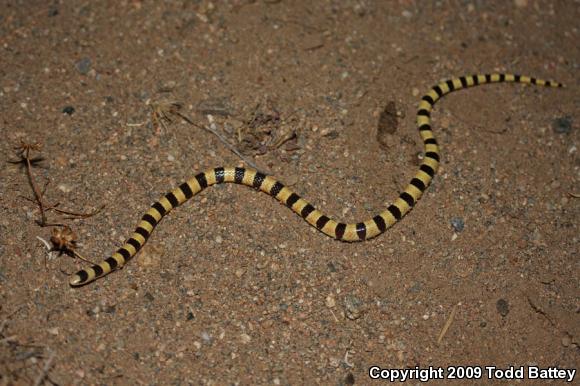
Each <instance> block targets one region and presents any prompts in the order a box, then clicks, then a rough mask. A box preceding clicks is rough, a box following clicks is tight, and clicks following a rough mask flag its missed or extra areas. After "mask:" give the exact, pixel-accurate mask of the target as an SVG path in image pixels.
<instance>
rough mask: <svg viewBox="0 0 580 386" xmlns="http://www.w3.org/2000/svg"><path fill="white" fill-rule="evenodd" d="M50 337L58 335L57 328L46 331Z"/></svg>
mask: <svg viewBox="0 0 580 386" xmlns="http://www.w3.org/2000/svg"><path fill="white" fill-rule="evenodd" d="M48 333H49V334H50V335H58V327H53V328H49V329H48Z"/></svg>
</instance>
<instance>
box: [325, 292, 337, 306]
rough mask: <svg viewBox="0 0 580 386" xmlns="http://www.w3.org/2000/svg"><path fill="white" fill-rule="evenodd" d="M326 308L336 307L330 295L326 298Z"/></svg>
mask: <svg viewBox="0 0 580 386" xmlns="http://www.w3.org/2000/svg"><path fill="white" fill-rule="evenodd" d="M325 303H326V307H328V308H334V306H336V300H334V296H332V295H328V296H327V297H326V302H325Z"/></svg>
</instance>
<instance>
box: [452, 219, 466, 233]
mask: <svg viewBox="0 0 580 386" xmlns="http://www.w3.org/2000/svg"><path fill="white" fill-rule="evenodd" d="M451 226H452V227H453V229H454V230H455V231H456V232H462V231H463V229H465V221H463V219H462V218H461V217H453V218H452V219H451Z"/></svg>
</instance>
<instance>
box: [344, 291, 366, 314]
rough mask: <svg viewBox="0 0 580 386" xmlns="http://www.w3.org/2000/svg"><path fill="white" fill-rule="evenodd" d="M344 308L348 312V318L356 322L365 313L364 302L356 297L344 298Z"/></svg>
mask: <svg viewBox="0 0 580 386" xmlns="http://www.w3.org/2000/svg"><path fill="white" fill-rule="evenodd" d="M344 307H345V311H346V317H347V318H349V319H350V320H356V319H358V318H360V317H361V316H362V313H363V311H364V304H363V302H362V300H360V299H359V298H357V297H356V296H354V295H348V296H347V297H345V298H344Z"/></svg>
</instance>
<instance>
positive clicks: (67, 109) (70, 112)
mask: <svg viewBox="0 0 580 386" xmlns="http://www.w3.org/2000/svg"><path fill="white" fill-rule="evenodd" d="M74 112H75V108H74V107H72V106H66V107H64V108H63V109H62V113H63V114H68V115H73V114H74Z"/></svg>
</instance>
